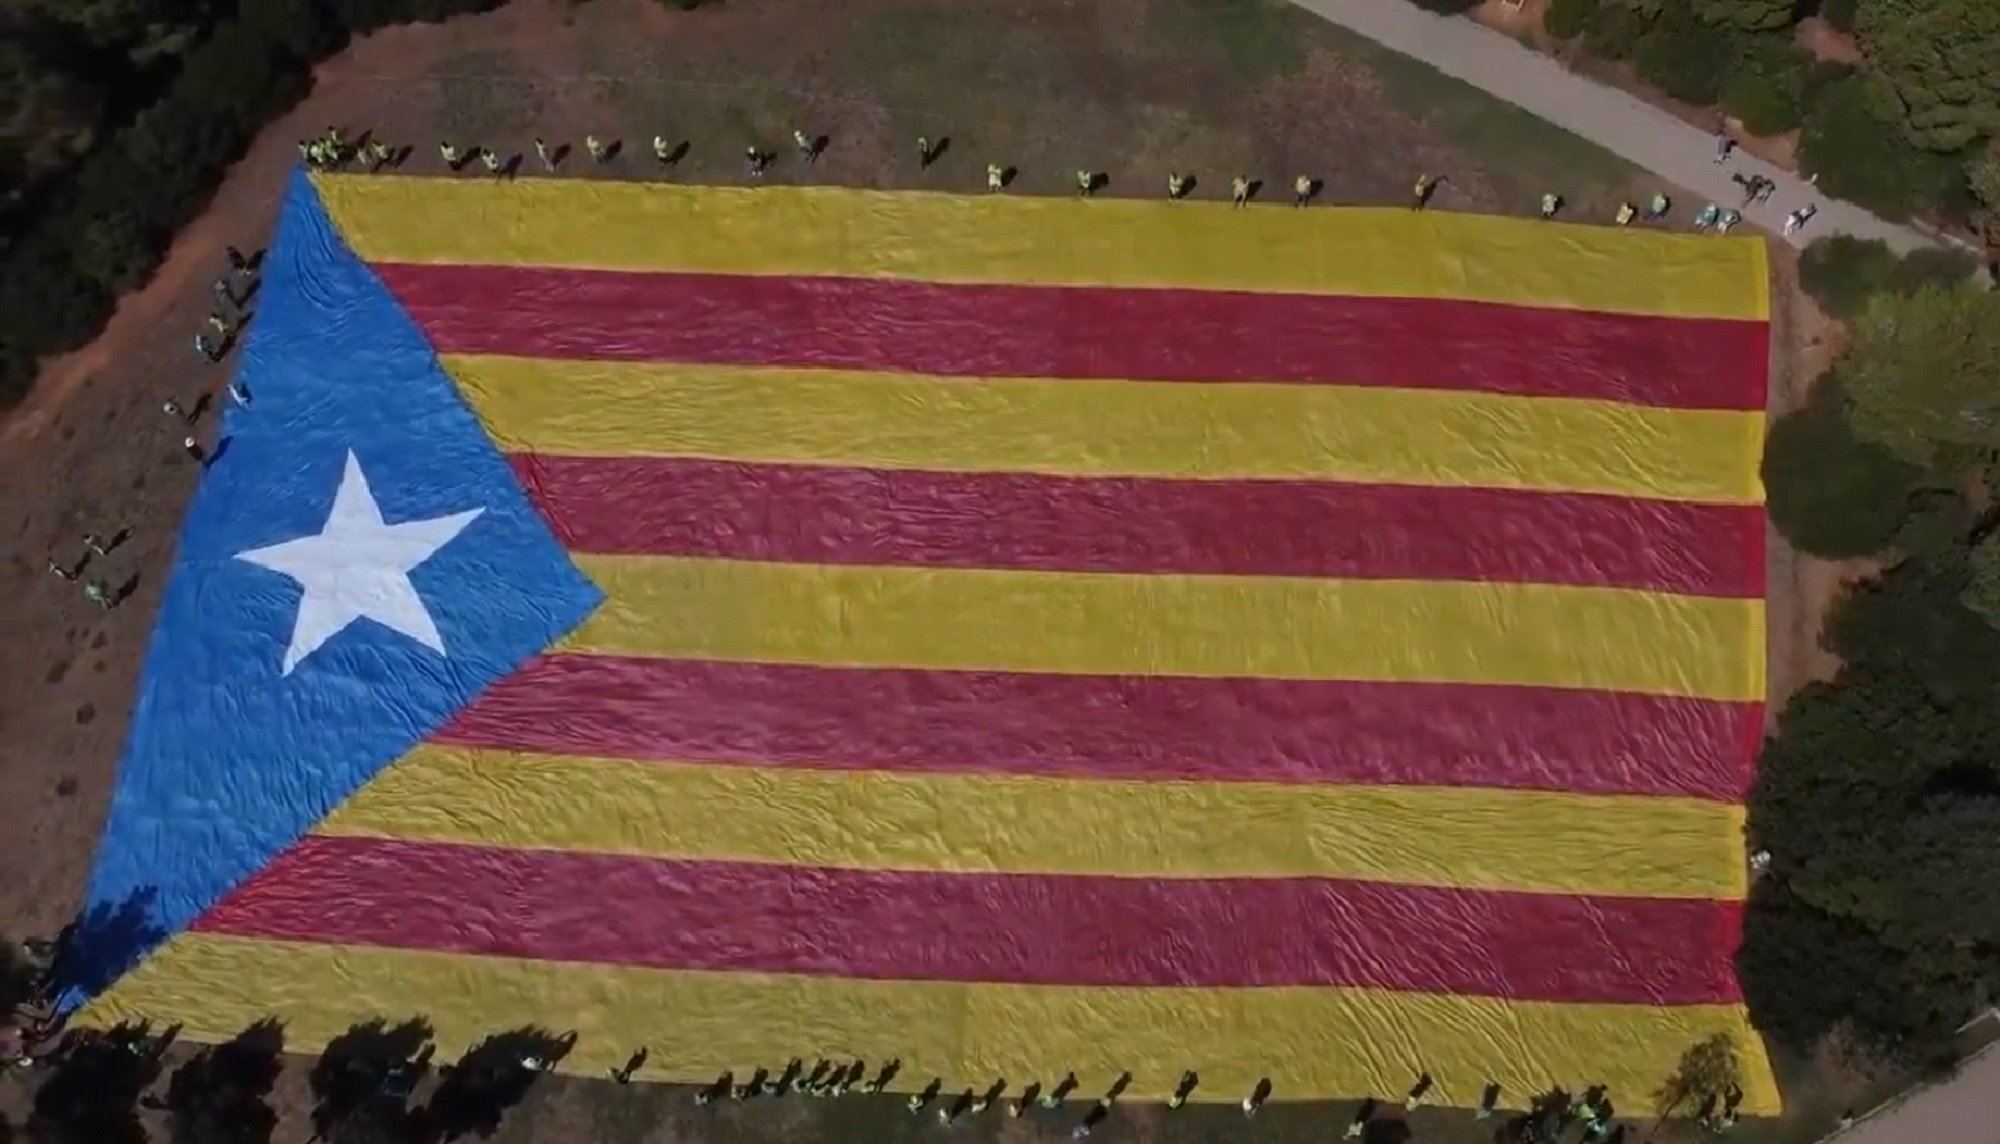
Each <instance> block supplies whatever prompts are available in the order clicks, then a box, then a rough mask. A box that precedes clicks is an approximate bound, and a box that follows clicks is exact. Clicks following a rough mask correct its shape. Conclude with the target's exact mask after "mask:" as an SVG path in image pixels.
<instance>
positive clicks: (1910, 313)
mask: <svg viewBox="0 0 2000 1144" xmlns="http://www.w3.org/2000/svg"><path fill="white" fill-rule="evenodd" d="M1841 375H1842V376H1843V377H1844V378H1845V379H1846V383H1847V390H1846V393H1847V399H1848V416H1849V418H1850V420H1851V421H1852V422H1853V424H1854V428H1855V432H1857V433H1859V434H1860V435H1861V436H1862V437H1864V438H1866V439H1869V440H1872V441H1875V442H1876V443H1878V444H1880V445H1882V446H1883V447H1884V448H1887V449H1888V450H1889V451H1890V452H1892V453H1894V454H1896V455H1897V456H1899V457H1901V458H1903V459H1904V460H1906V461H1908V462H1910V463H1911V464H1915V465H1921V466H1923V467H1925V468H1927V469H1943V468H1947V467H1951V468H1957V467H1962V466H1963V465H1964V461H1963V460H1959V459H1956V458H1955V457H1954V455H1953V451H1954V450H1955V451H1957V452H1958V453H1962V454H1965V455H1979V454H1990V453H1992V452H1993V451H1994V450H1996V449H2000V294H1996V293H1990V292H1987V291H1981V290H1973V289H1967V288H1956V289H1953V288H1945V287H1938V286H1929V287H1925V288H1923V289H1921V290H1918V291H1916V292H1915V293H1910V294H1897V293H1886V294H1879V295H1877V296H1876V297H1875V299H1874V300H1873V301H1872V302H1870V303H1869V306H1868V309H1867V310H1866V311H1864V312H1863V313H1862V315H1861V317H1860V318H1859V319H1858V320H1857V321H1856V322H1855V326H1854V342H1853V345H1852V346H1851V347H1850V348H1849V350H1848V352H1847V356H1846V358H1845V359H1843V361H1842V363H1841ZM1947 462H1949V463H1950V464H1949V466H1947V464H1946V463H1947ZM1954 475H1955V474H1954Z"/></svg>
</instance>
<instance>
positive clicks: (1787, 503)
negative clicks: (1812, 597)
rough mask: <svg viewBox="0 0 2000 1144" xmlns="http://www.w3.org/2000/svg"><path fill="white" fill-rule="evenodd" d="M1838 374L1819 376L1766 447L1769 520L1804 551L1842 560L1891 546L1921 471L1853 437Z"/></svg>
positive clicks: (1781, 420)
mask: <svg viewBox="0 0 2000 1144" xmlns="http://www.w3.org/2000/svg"><path fill="white" fill-rule="evenodd" d="M1846 400H1847V399H1846V396H1845V394H1844V393H1843V387H1842V384H1841V382H1840V379H1839V378H1838V377H1837V376H1834V377H1826V378H1822V379H1820V380H1819V381H1818V382H1817V383H1816V384H1815V385H1814V386H1813V393H1812V400H1811V401H1810V402H1809V403H1808V404H1807V405H1806V407H1805V408H1804V409H1800V410H1798V411H1796V412H1794V413H1789V414H1787V415H1785V416H1783V417H1780V418H1779V419H1778V420H1777V421H1776V422H1775V423H1774V424H1773V425H1772V426H1771V431H1770V434H1769V436H1768V437H1766V438H1765V442H1764V469H1763V476H1764V498H1765V502H1766V506H1767V508H1768V509H1769V511H1770V514H1771V523H1772V524H1773V525H1775V526H1776V527H1777V529H1778V531H1779V532H1781V533H1783V534H1784V536H1785V538H1786V539H1787V540H1790V541H1791V542H1792V543H1793V544H1794V545H1796V546H1797V547H1798V548H1799V549H1800V550H1801V551H1804V552H1810V553H1812V554H1813V555H1815V556H1826V557H1831V558H1834V559H1847V558H1850V557H1856V556H1872V555H1874V554H1875V553H1877V552H1881V551H1882V550H1884V549H1886V548H1888V547H1890V545H1891V544H1893V543H1894V542H1895V540H1896V536H1897V533H1898V531H1899V530H1900V529H1901V528H1902V527H1903V522H1904V519H1905V518H1906V517H1907V516H1908V514H1909V503H1910V493H1911V492H1912V491H1913V490H1914V489H1915V488H1916V487H1917V485H1918V484H1919V483H1920V481H1921V479H1922V476H1923V473H1922V471H1921V470H1919V469H1917V468H1916V467H1915V466H1913V465H1910V464H1908V463H1906V462H1904V461H1902V460H1900V459H1898V458H1897V457H1896V456H1894V455H1893V454H1891V453H1890V452H1889V451H1888V450H1886V449H1884V448H1882V447H1881V446H1879V445H1876V444H1875V443H1873V442H1871V441H1864V440H1862V439H1861V438H1859V437H1856V436H1855V434H1854V430H1853V428H1852V427H1850V426H1849V425H1848V423H1847V417H1846V415H1845V411H1844V406H1845V404H1846Z"/></svg>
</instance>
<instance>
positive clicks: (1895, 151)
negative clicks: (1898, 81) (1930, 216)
mask: <svg viewBox="0 0 2000 1144" xmlns="http://www.w3.org/2000/svg"><path fill="white" fill-rule="evenodd" d="M1809 102H1810V107H1809V108H1808V109H1807V111H1806V116H1805V122H1804V130H1803V131H1802V132H1801V134H1800V136H1799V162H1800V164H1801V165H1802V166H1803V167H1804V168H1805V169H1806V170H1809V171H1812V172H1814V173H1815V174H1817V175H1819V177H1820V188H1821V189H1822V190H1824V191H1825V192H1827V193H1828V194H1831V195H1836V196H1839V197H1841V198H1845V199H1851V200H1853V201H1854V202H1858V203H1860V204H1861V205H1863V206H1865V207H1868V208H1869V209H1870V210H1873V211H1875V212H1876V213H1878V214H1882V215H1885V216H1888V217H1890V218H1896V219H1905V218H1909V217H1910V216H1911V215H1913V214H1917V213H1921V212H1924V211H1929V210H1934V209H1937V208H1938V207H1939V206H1940V205H1941V204H1944V203H1946V202H1948V201H1949V200H1950V199H1952V198H1953V197H1954V193H1955V192H1954V188H1955V187H1958V186H1962V181H1963V178H1964V169H1963V167H1962V166H1961V165H1960V164H1959V162H1958V161H1956V160H1954V159H1951V158H1948V157H1945V156H1941V155H1936V154H1933V153H1931V152H1928V151H1924V150H1921V149H1919V148H1917V147H1916V146H1914V145H1913V144H1911V143H1910V141H1909V140H1908V139H1906V138H1904V136H1903V132H1902V129H1901V127H1900V126H1899V125H1898V124H1897V123H1896V122H1895V121H1894V119H1893V118H1892V117H1890V116H1889V115H1888V114H1887V113H1886V112H1885V110H1884V109H1883V108H1882V106H1881V103H1882V101H1881V100H1878V99H1877V98H1876V97H1875V96H1874V95H1873V94H1872V92H1871V88H1870V83H1869V80H1868V78H1867V77H1866V76H1865V75H1862V74H1860V73H1849V74H1846V75H1843V76H1841V77H1839V78H1835V79H1831V80H1830V81H1822V82H1820V83H1819V84H1818V85H1817V90H1816V91H1813V92H1812V94H1811V95H1810V99H1809Z"/></svg>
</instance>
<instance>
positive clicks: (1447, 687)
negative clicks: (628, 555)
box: [435, 655, 1761, 801]
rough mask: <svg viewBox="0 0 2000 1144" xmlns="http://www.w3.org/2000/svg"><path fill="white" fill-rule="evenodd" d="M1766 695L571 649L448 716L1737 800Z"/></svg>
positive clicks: (810, 753)
mask: <svg viewBox="0 0 2000 1144" xmlns="http://www.w3.org/2000/svg"><path fill="white" fill-rule="evenodd" d="M1760 712H1761V708H1760V706H1759V705H1757V704H1749V703H1743V704H1736V703H1717V702H1710V701H1703V700H1695V699H1682V698H1674V697H1668V696H1656V695H1635V694H1625V693H1618V692H1601V691H1600V692H1593V691H1570V690H1560V689H1541V688H1529V687H1484V686H1469V685H1451V684H1416V683H1338V682H1316V681H1294V680H1274V679H1187V678H1168V677H1145V678H1141V677H1130V676H1126V677H1120V676H1071V675H1044V674H1006V673H989V672H949V671H938V672H933V671H884V670H865V669H858V668H835V667H796V666H786V665H777V664H754V663H749V664H745V663H711V662H702V661H692V660H667V659H628V658H617V657H610V656H582V655H560V656H545V657H542V658H538V659H534V660H530V661H529V662H528V663H527V664H525V665H524V666H523V667H522V668H521V669H520V670H519V671H516V672H515V673H514V674H513V675H511V676H508V677H507V678H505V679H503V680H501V681H500V682H499V683H496V684H494V685H493V686H492V687H490V688H488V689H487V690H486V691H485V692H483V693H482V694H481V695H480V696H479V698H477V699H475V700H473V702H472V703H471V704H470V705H468V706H467V707H466V708H464V709H463V710H461V711H460V712H459V713H458V715H457V716H456V717H455V718H454V719H453V721H452V722H451V723H450V724H449V725H448V726H446V727H445V728H444V729H443V730H441V731H439V732H438V733H437V735H436V736H435V738H436V739H437V740H438V741H439V742H443V743H449V744H453V745H458V746H476V747H492V748H498V749H512V750H522V751H534V752H542V753H548V754H576V755H590V756H599V757H608V758H625V759H641V760H665V761H676V760H684V761H699V762H743V763H764V764H777V765H793V766H801V767H813V768H822V769H830V770H861V769H886V770H901V771H916V772H980V773H997V774H1021V775H1065V776H1075V777H1095V778H1108V779H1185V780H1193V781H1232V780H1233V781H1263V782H1298V783H1324V782H1345V783H1389V784H1408V785H1423V786H1482V787H1502V788H1513V789H1525V790H1551V791H1573V792H1577V793H1582V794H1653V795H1690V796H1694V797H1701V798H1712V799H1721V800H1731V801H1733V800H1738V799H1740V798H1741V797H1742V795H1743V792H1744V790H1745V788H1746V787H1747V785H1748V783H1749V778H1750V760H1751V759H1752V757H1753V756H1754V753H1755V751H1756V745H1757V740H1758V734H1759V725H1760V718H1761V715H1760Z"/></svg>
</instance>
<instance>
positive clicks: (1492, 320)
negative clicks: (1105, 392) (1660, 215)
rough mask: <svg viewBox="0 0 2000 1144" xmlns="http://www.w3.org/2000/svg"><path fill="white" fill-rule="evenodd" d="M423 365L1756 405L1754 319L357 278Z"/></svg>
mask: <svg viewBox="0 0 2000 1144" xmlns="http://www.w3.org/2000/svg"><path fill="white" fill-rule="evenodd" d="M374 269H375V271H376V272H377V273H378V274H380V275H381V277H382V280H383V281H384V282H385V283H387V284H388V286H389V289H390V290H391V291H392V292H393V293H394V294H395V295H396V297H397V298H398V299H399V300H400V301H401V302H402V303H403V305H404V307H405V308H406V309H408V311H409V312H410V314H411V316H412V317H414V318H415V319H416V321H417V324H418V325H419V326H421V327H422V328H423V331H424V333H425V335H426V336H428V337H429V338H430V340H431V343H432V345H434V346H435V347H436V348H437V349H438V351H439V352H441V353H482V354H507V355H513V356H517V357H549V358H592V359H603V360H613V361H676V362H705V363H710V364H716V365H763V366H808V367H813V366H817V367H827V368H840V369H862V370H892V371H905V372H911V373H924V374H936V375H940V376H952V377H959V376H974V377H1056V378H1130V379H1133V380H1156V381H1269V382H1337V383H1340V384H1344V385H1365V386H1396V387H1400V388H1414V389H1457V390H1479V391H1484V392H1489V393H1508V394H1520V395H1526V396H1563V397H1590V398H1605V399H1609V400H1614V401H1629V402H1635V403H1638V404H1643V405H1660V406H1674V407H1681V408H1701V409H1737V410H1762V409H1763V408H1764V374H1765V369H1766V362H1767V357H1768V354H1767V347H1768V342H1767V337H1768V333H1767V328H1766V326H1765V324H1764V323H1762V322H1744V321H1731V320H1724V319H1694V318H1657V317H1642V316H1636V315H1627V314H1600V313H1590V312H1585V311H1577V310H1542V309H1534V308H1529V307H1520V306H1503V305H1495V304H1491V303H1480V302H1458V301H1446V300H1439V299H1405V298H1350V297H1337V296H1315V295H1299V294H1247V293H1228V292H1223V291H1198V290H1146V289H1100V288H1077V287H1049V286H941V285H933V284H928V283H919V282H899V281H891V280H883V279H856V278H785V277H763V276H737V275H704V274H624V273H617V272H611V271H595V270H566V269H560V268H552V267H526V266H520V267H509V266H417V265H406V264H377V265H376V266H375V267H374Z"/></svg>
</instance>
